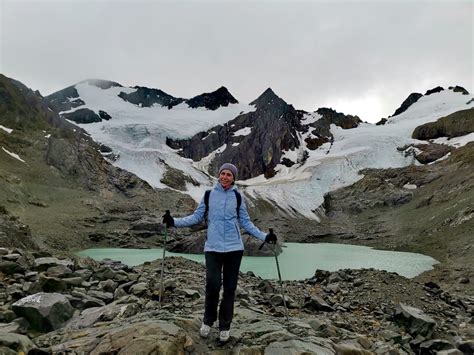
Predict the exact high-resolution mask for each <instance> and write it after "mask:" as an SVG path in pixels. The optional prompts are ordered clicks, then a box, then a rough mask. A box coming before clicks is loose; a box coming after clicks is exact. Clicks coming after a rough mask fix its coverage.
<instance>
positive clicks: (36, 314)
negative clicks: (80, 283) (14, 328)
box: [12, 292, 74, 332]
mask: <svg viewBox="0 0 474 355" xmlns="http://www.w3.org/2000/svg"><path fill="white" fill-rule="evenodd" d="M12 309H13V311H14V312H15V313H16V315H17V316H19V317H24V318H25V319H26V320H28V322H29V323H30V326H31V328H32V329H34V330H38V331H41V332H49V331H52V330H54V329H58V328H60V327H61V326H62V325H63V324H64V322H65V321H67V320H68V319H70V318H71V317H72V315H73V313H74V309H73V308H72V306H71V304H70V303H69V300H68V299H67V298H66V296H64V295H62V294H60V293H43V292H39V293H35V294H34V295H30V296H27V297H25V298H22V299H20V300H18V301H17V302H15V303H13V305H12Z"/></svg>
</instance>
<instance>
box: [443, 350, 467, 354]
mask: <svg viewBox="0 0 474 355" xmlns="http://www.w3.org/2000/svg"><path fill="white" fill-rule="evenodd" d="M463 354H466V353H463V352H462V351H460V350H458V349H449V350H441V351H437V352H436V355H463Z"/></svg>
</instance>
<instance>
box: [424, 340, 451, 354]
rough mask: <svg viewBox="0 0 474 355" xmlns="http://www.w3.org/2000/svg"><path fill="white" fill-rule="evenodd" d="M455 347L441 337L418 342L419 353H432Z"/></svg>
mask: <svg viewBox="0 0 474 355" xmlns="http://www.w3.org/2000/svg"><path fill="white" fill-rule="evenodd" d="M451 349H455V347H454V345H453V344H451V343H450V342H449V341H446V340H443V339H433V340H428V341H425V342H423V343H421V344H420V353H421V354H433V353H435V352H437V351H441V350H451Z"/></svg>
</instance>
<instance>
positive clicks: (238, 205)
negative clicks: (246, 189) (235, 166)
mask: <svg viewBox="0 0 474 355" xmlns="http://www.w3.org/2000/svg"><path fill="white" fill-rule="evenodd" d="M234 193H235V198H236V199H237V218H239V217H240V213H239V211H240V205H241V204H242V195H240V192H239V191H237V190H234Z"/></svg>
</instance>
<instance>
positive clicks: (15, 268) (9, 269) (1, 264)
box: [0, 260, 25, 275]
mask: <svg viewBox="0 0 474 355" xmlns="http://www.w3.org/2000/svg"><path fill="white" fill-rule="evenodd" d="M24 271H25V269H24V268H23V266H21V265H20V264H18V263H16V262H14V261H8V260H2V261H0V272H3V273H4V274H5V275H13V274H15V273H23V272H24Z"/></svg>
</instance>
